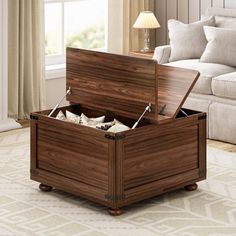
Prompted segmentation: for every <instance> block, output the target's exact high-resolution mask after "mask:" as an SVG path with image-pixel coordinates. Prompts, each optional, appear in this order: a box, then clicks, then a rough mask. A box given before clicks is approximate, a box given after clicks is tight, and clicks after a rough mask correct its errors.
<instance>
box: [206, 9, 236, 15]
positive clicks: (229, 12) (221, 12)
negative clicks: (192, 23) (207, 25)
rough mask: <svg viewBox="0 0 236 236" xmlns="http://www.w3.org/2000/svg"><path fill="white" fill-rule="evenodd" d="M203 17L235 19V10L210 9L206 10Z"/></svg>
mask: <svg viewBox="0 0 236 236" xmlns="http://www.w3.org/2000/svg"><path fill="white" fill-rule="evenodd" d="M205 15H206V16H226V17H236V9H229V8H221V7H210V8H208V9H207V10H206V13H205Z"/></svg>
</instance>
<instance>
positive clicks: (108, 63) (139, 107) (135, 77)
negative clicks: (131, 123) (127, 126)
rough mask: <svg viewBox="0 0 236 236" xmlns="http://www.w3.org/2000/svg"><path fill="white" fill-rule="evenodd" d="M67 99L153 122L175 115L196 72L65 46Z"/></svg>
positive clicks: (193, 80)
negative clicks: (143, 117)
mask: <svg viewBox="0 0 236 236" xmlns="http://www.w3.org/2000/svg"><path fill="white" fill-rule="evenodd" d="M66 60H67V62H66V64H67V66H66V70H67V71H66V83H67V88H69V87H70V88H71V94H70V95H68V96H67V100H68V101H70V102H71V103H78V104H83V105H87V106H91V107H94V108H101V109H106V110H109V111H111V112H114V113H117V114H120V115H124V116H127V117H133V118H138V117H139V116H140V115H141V114H142V112H143V111H144V109H145V107H146V106H147V105H148V104H149V103H151V104H152V105H151V112H150V113H146V115H145V117H146V118H148V119H150V120H153V121H161V120H166V119H170V118H175V117H176V115H177V114H178V112H179V110H180V109H181V107H182V105H183V103H184V101H185V99H186V98H187V96H188V94H189V93H190V91H191V89H192V87H193V86H194V84H195V82H196V80H197V78H198V77H199V73H198V72H197V71H193V70H187V69H181V68H175V67H169V66H163V65H159V64H158V63H157V62H156V61H155V60H150V59H144V58H136V57H130V56H125V55H116V54H110V53H104V52H97V51H90V50H82V49H75V48H67V54H66Z"/></svg>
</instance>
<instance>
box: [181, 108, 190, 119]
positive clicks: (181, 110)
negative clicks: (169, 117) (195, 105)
mask: <svg viewBox="0 0 236 236" xmlns="http://www.w3.org/2000/svg"><path fill="white" fill-rule="evenodd" d="M180 111H181V112H182V113H183V114H184V115H185V116H186V117H188V114H187V113H186V112H185V111H184V110H183V109H180Z"/></svg>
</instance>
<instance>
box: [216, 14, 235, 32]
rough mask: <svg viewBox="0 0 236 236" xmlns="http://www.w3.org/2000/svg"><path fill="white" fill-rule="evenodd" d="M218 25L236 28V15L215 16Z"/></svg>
mask: <svg viewBox="0 0 236 236" xmlns="http://www.w3.org/2000/svg"><path fill="white" fill-rule="evenodd" d="M215 21H216V27H219V28H229V29H235V30H236V17H225V16H215Z"/></svg>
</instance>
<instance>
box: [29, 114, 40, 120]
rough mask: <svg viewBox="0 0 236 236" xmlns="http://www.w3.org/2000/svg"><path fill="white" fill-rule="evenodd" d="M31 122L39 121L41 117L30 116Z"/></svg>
mask: <svg viewBox="0 0 236 236" xmlns="http://www.w3.org/2000/svg"><path fill="white" fill-rule="evenodd" d="M30 119H31V120H39V117H38V116H36V115H30Z"/></svg>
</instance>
